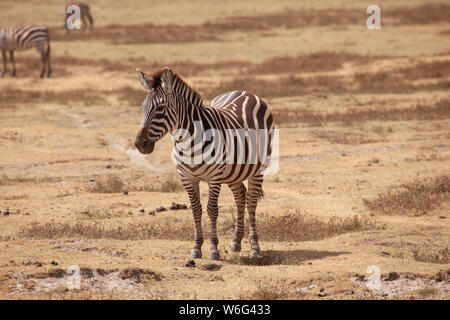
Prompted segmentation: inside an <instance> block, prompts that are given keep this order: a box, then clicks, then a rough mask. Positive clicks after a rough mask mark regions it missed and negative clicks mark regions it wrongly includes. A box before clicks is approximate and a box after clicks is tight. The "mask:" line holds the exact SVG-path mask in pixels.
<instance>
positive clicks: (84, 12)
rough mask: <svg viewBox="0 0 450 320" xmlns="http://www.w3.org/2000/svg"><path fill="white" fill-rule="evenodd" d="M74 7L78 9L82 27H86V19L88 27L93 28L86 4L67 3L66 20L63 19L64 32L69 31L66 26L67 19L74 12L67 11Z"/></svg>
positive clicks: (89, 11) (92, 20)
mask: <svg viewBox="0 0 450 320" xmlns="http://www.w3.org/2000/svg"><path fill="white" fill-rule="evenodd" d="M73 6H76V7H78V8H79V9H80V20H81V21H82V22H83V26H86V27H87V26H88V23H87V22H86V18H87V20H88V21H89V27H90V28H93V27H94V19H93V18H92V15H91V9H90V7H89V5H88V4H87V3H82V2H79V3H69V4H68V5H67V6H66V8H65V11H64V12H65V16H66V18H65V19H64V28H65V29H66V31H70V30H69V28H68V26H67V20H68V19H69V17H70V16H72V14H74V12H73V11H72V12H71V10H69V12H67V11H68V9H69V8H70V7H73Z"/></svg>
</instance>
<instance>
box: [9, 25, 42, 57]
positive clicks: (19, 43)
mask: <svg viewBox="0 0 450 320" xmlns="http://www.w3.org/2000/svg"><path fill="white" fill-rule="evenodd" d="M4 30H5V31H4V32H5V35H6V38H5V43H4V45H3V48H4V49H5V50H14V51H17V50H27V49H30V48H32V47H36V48H38V50H39V51H41V50H44V49H45V46H47V45H48V43H49V41H50V36H49V32H48V28H47V27H46V26H43V25H39V24H31V25H26V26H12V27H6V28H5V29H4Z"/></svg>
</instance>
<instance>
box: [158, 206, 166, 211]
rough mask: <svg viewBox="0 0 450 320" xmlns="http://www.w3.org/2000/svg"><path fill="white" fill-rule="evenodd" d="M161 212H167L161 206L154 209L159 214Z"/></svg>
mask: <svg viewBox="0 0 450 320" xmlns="http://www.w3.org/2000/svg"><path fill="white" fill-rule="evenodd" d="M161 211H167V208H165V207H163V206H161V207H158V208H156V212H161Z"/></svg>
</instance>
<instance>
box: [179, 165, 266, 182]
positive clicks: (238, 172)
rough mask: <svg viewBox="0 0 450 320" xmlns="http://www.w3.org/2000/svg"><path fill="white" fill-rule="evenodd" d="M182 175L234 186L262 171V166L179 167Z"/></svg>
mask: <svg viewBox="0 0 450 320" xmlns="http://www.w3.org/2000/svg"><path fill="white" fill-rule="evenodd" d="M177 168H178V171H180V173H182V174H184V175H187V176H189V177H192V178H194V179H199V180H202V181H206V182H209V181H216V182H220V183H224V184H233V183H237V182H241V181H244V180H247V179H248V178H250V177H252V176H254V175H255V174H256V173H258V172H259V170H260V169H261V165H260V164H202V165H192V166H190V165H185V164H182V165H177Z"/></svg>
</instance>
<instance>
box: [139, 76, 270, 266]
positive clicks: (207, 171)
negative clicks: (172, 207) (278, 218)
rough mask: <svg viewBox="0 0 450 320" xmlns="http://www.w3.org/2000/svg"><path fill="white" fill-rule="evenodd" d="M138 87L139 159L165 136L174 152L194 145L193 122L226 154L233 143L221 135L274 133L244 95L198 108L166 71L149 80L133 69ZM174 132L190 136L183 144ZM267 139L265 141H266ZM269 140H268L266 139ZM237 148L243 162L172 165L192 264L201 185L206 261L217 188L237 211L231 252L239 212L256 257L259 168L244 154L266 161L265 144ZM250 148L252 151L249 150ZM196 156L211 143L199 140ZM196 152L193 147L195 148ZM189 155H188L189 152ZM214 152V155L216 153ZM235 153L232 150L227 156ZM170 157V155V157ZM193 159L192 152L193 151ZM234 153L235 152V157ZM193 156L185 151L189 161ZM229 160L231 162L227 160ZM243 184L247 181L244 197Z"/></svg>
mask: <svg viewBox="0 0 450 320" xmlns="http://www.w3.org/2000/svg"><path fill="white" fill-rule="evenodd" d="M136 71H137V73H138V76H139V80H140V82H141V85H142V86H143V87H144V89H146V90H149V93H148V94H147V97H146V99H145V100H144V102H143V104H142V112H143V120H142V123H141V126H140V129H139V132H138V134H137V137H136V142H135V145H136V147H137V149H138V150H139V151H140V152H141V153H143V154H149V153H151V152H152V151H153V148H154V145H155V142H156V141H158V140H160V139H161V138H162V137H163V136H164V135H165V134H166V133H167V132H169V131H170V132H171V134H172V137H173V139H174V150H176V149H177V145H179V144H181V143H184V144H185V145H191V144H194V145H195V144H196V143H197V142H195V134H194V137H193V136H192V134H193V133H194V132H195V130H196V128H195V125H196V122H197V123H200V124H201V126H202V127H203V128H204V130H208V129H214V130H218V131H219V132H221V133H223V134H224V136H225V137H226V139H225V140H226V141H221V142H220V141H219V144H220V143H221V145H219V148H224V149H225V148H226V145H227V143H229V142H230V140H232V139H234V137H232V138H229V136H227V134H226V131H227V130H241V131H245V130H249V129H262V130H263V131H264V132H266V133H269V132H270V133H271V132H272V131H273V129H274V124H273V118H272V114H271V112H270V111H269V109H268V107H267V105H266V104H265V103H264V101H262V100H261V99H260V98H259V97H257V96H255V95H253V94H251V93H248V92H246V91H233V92H228V93H224V94H222V95H220V96H218V97H216V98H214V99H213V101H212V102H211V105H210V106H204V105H203V100H202V98H201V96H200V95H199V93H197V92H196V91H195V90H193V89H192V88H191V87H190V86H189V85H188V84H187V83H186V82H184V80H182V79H181V78H180V77H179V76H178V75H176V74H174V73H172V71H171V70H170V69H169V68H164V69H162V70H161V71H158V72H157V73H155V74H154V75H153V76H147V75H146V74H144V73H143V72H141V71H140V70H139V69H136ZM180 132H184V133H187V134H188V135H190V136H189V137H188V138H186V136H188V135H184V136H183V134H180ZM269 136H270V137H271V135H269ZM269 140H271V138H269ZM244 143H245V146H243V147H242V146H241V150H242V153H241V154H240V155H237V156H242V155H244V161H242V162H239V163H236V161H235V162H233V163H229V162H224V161H219V163H217V162H216V163H209V162H208V163H206V162H205V161H203V162H202V163H194V164H189V163H184V162H180V161H178V162H177V169H178V173H179V175H180V177H181V181H182V183H183V186H184V188H185V189H186V191H187V193H188V195H189V199H190V202H191V207H192V212H193V216H194V223H195V245H194V248H193V249H192V251H191V255H190V257H191V258H192V259H196V258H201V257H202V252H201V246H202V244H203V235H202V224H201V216H202V206H201V203H200V192H199V182H200V181H201V180H202V181H206V182H207V183H208V185H209V199H208V206H207V212H208V216H209V218H210V222H211V249H210V258H211V259H212V260H217V259H219V251H218V248H217V245H218V239H217V230H216V229H217V226H216V224H217V216H218V197H219V193H220V189H221V185H222V184H227V185H228V186H229V188H230V189H231V191H232V192H233V196H234V199H235V202H236V205H237V222H236V226H235V230H234V239H233V241H232V244H231V251H232V252H239V251H240V250H241V240H242V238H243V236H244V212H245V206H246V205H247V210H248V214H249V222H250V234H249V238H250V244H251V251H250V254H251V255H255V254H259V253H260V248H259V245H258V235H257V233H256V219H255V211H256V204H257V200H258V198H260V197H262V194H263V193H262V183H263V171H264V170H263V168H264V167H265V165H264V163H261V162H259V161H256V162H252V163H251V162H250V161H249V159H250V155H249V153H250V151H249V150H250V149H253V150H254V149H257V148H262V147H263V148H265V151H266V154H267V155H268V156H269V157H270V154H271V144H270V143H268V144H267V147H265V146H266V145H265V146H262V145H255V142H249V140H245V141H244ZM252 143H253V145H252ZM199 144H200V150H201V151H202V152H203V153H204V152H205V151H206V149H208V147H210V146H211V145H212V142H211V143H210V144H208V142H205V141H202V140H201V139H200V142H199ZM197 146H198V145H197ZM191 150H192V149H191ZM216 151H217V150H216ZM232 151H235V150H232ZM174 153H176V152H174ZM194 153H195V146H194ZM238 153H239V152H238ZM192 155H193V153H192V151H191V153H190V156H192ZM233 157H234V156H233ZM244 180H248V191H247V190H246V188H245V186H244V184H243V183H242V182H243V181H244Z"/></svg>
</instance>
